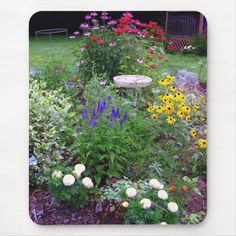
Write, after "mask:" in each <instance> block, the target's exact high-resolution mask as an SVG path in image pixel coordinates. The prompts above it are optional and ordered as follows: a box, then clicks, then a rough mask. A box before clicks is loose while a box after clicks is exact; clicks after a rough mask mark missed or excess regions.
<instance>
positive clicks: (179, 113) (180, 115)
mask: <svg viewBox="0 0 236 236" xmlns="http://www.w3.org/2000/svg"><path fill="white" fill-rule="evenodd" d="M177 116H178V117H179V118H181V119H183V118H184V117H185V113H184V112H183V111H181V110H179V111H178V112H177Z"/></svg>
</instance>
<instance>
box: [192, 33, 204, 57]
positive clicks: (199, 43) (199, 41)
mask: <svg viewBox="0 0 236 236" xmlns="http://www.w3.org/2000/svg"><path fill="white" fill-rule="evenodd" d="M192 46H193V47H195V51H196V54H197V55H199V56H207V37H206V36H205V35H202V36H196V37H195V38H193V41H192Z"/></svg>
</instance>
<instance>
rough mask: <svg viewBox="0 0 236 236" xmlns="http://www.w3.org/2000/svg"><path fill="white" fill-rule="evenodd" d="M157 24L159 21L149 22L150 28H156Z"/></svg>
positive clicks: (148, 26)
mask: <svg viewBox="0 0 236 236" xmlns="http://www.w3.org/2000/svg"><path fill="white" fill-rule="evenodd" d="M156 26H157V22H154V21H150V22H149V24H148V25H147V28H149V29H155V28H156Z"/></svg>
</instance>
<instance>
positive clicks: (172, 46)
mask: <svg viewBox="0 0 236 236" xmlns="http://www.w3.org/2000/svg"><path fill="white" fill-rule="evenodd" d="M166 48H167V49H168V50H176V46H175V45H174V44H169V45H167V46H166Z"/></svg>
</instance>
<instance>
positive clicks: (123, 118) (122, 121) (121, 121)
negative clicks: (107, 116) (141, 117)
mask: <svg viewBox="0 0 236 236" xmlns="http://www.w3.org/2000/svg"><path fill="white" fill-rule="evenodd" d="M127 118H128V113H127V111H126V112H125V114H124V116H123V117H122V118H121V119H120V125H121V126H122V125H123V124H124V122H125V121H126V120H127Z"/></svg>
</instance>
